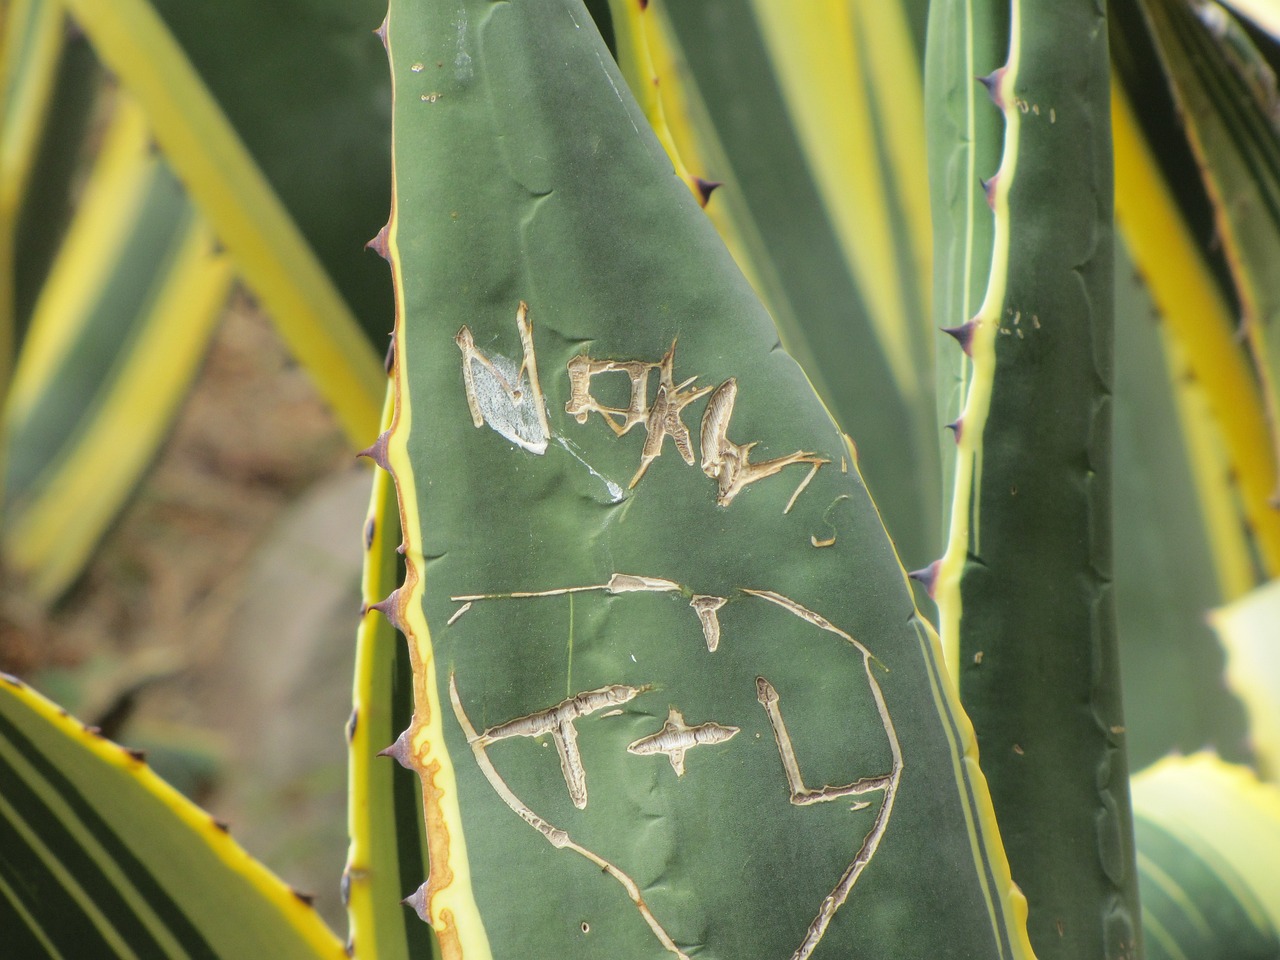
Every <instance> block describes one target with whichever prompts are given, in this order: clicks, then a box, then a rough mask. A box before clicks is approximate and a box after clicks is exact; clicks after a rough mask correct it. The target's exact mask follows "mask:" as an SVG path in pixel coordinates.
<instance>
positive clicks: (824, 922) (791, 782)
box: [449, 574, 903, 960]
mask: <svg viewBox="0 0 1280 960" xmlns="http://www.w3.org/2000/svg"><path fill="white" fill-rule="evenodd" d="M590 590H601V591H606V592H609V593H614V594H622V593H640V592H653V593H665V592H670V591H679V592H681V593H684V594H685V595H689V594H690V593H691V592H692V591H689V590H688V589H687V588H685V587H682V586H681V585H680V584H679V583H676V582H675V581H673V580H668V579H666V578H663V577H650V576H640V575H634V574H614V575H613V576H612V577H610V579H609V581H608V582H607V583H604V584H599V585H594V586H580V587H562V588H558V589H552V590H541V591H523V592H511V593H489V594H468V595H464V596H455V597H453V598H452V599H453V600H454V601H457V602H465V603H467V604H470V603H474V602H477V601H481V600H491V599H499V598H508V599H516V598H519V599H533V598H538V597H554V596H561V595H564V594H572V593H579V592H584V591H590ZM739 592H740V593H741V594H743V595H745V596H747V597H755V598H758V599H761V600H766V601H768V602H769V603H771V604H774V605H775V606H778V607H781V608H782V609H783V610H785V611H786V612H787V613H789V614H791V615H792V616H794V617H797V618H798V619H800V620H803V621H804V622H805V623H807V624H809V625H811V626H813V627H816V628H817V629H819V630H821V631H823V632H825V633H829V634H832V635H834V636H836V637H838V638H840V639H841V640H843V641H844V642H845V643H847V644H849V645H850V646H851V647H853V648H854V649H855V650H856V651H857V653H858V655H859V657H860V658H861V661H862V670H863V673H864V674H865V676H866V680H867V684H868V687H869V689H870V692H871V695H872V699H873V700H874V702H875V707H876V712H877V715H878V717H879V720H880V724H881V727H882V729H883V730H884V734H885V737H886V739H887V741H888V746H889V752H890V757H891V763H890V769H889V771H888V772H887V773H884V774H879V775H877V776H871V777H862V778H859V779H857V780H854V781H852V782H850V783H845V784H822V785H820V786H816V787H812V786H809V785H808V784H806V783H805V780H804V776H803V774H802V773H801V769H800V760H799V758H798V756H797V752H796V747H795V744H794V742H793V741H792V738H791V733H790V731H789V730H788V728H787V725H786V721H785V720H784V719H783V715H782V708H781V700H782V698H781V696H780V694H779V693H778V691H777V689H776V688H775V687H774V685H773V684H772V683H771V682H770V681H769V680H768V679H766V678H765V677H763V676H758V677H757V678H756V682H755V693H756V699H757V701H758V702H759V703H760V705H761V706H762V707H763V708H764V711H765V716H766V718H767V720H768V722H769V727H770V729H771V730H772V732H773V737H774V742H775V744H776V745H777V748H778V756H779V759H780V760H781V765H782V774H783V777H784V778H785V781H786V788H787V796H788V800H789V802H790V803H791V804H792V805H794V806H797V807H807V806H810V805H812V804H817V803H830V802H836V801H842V800H845V801H849V802H850V808H849V809H850V810H851V811H859V810H864V809H866V808H868V807H870V806H871V803H870V802H869V801H865V800H862V799H861V798H862V797H863V796H865V795H867V794H870V793H880V794H881V800H880V807H879V809H878V810H877V811H876V815H875V820H874V822H873V823H872V825H871V828H870V829H869V830H868V832H867V833H866V834H865V835H864V836H863V839H862V842H861V845H860V846H859V847H858V850H857V852H856V853H855V854H854V858H853V860H852V861H851V862H850V863H849V865H848V866H847V867H846V868H845V869H844V870H843V871H842V872H841V874H840V876H839V878H838V879H837V881H836V883H835V886H834V887H833V888H832V889H831V892H830V893H829V894H827V895H826V896H825V897H823V899H822V901H821V903H820V904H819V906H818V910H817V914H816V916H815V917H814V919H813V920H812V922H811V923H810V924H809V927H808V929H807V931H806V933H805V936H804V939H803V940H802V941H801V943H800V945H799V946H798V947H797V948H796V950H795V952H794V953H793V954H792V955H791V960H808V958H809V957H811V956H812V955H813V952H814V950H816V949H817V947H818V944H819V942H820V941H821V940H822V938H823V936H824V935H825V934H826V931H827V928H828V927H829V926H830V924H831V920H832V918H833V917H834V916H835V915H836V912H837V911H838V910H839V909H840V908H841V907H842V906H843V905H844V903H845V902H846V901H847V900H848V899H849V896H850V894H851V892H852V891H853V888H854V885H855V884H856V883H857V881H858V878H859V877H860V876H861V875H862V872H863V871H864V870H865V869H866V867H867V865H868V864H869V863H870V862H871V860H872V858H873V857H874V856H875V854H876V851H877V850H878V849H879V846H880V842H881V840H883V838H884V835H885V831H886V830H887V829H888V825H889V820H890V817H891V816H892V813H893V807H894V801H895V800H896V798H897V792H898V784H899V782H900V780H901V778H902V771H903V760H902V747H901V744H900V743H899V740H898V734H897V730H896V729H895V726H894V723H893V719H892V717H890V715H889V708H888V705H887V704H886V702H885V697H884V692H883V690H882V689H881V687H880V683H879V681H878V679H877V678H876V673H875V670H874V669H873V663H877V664H878V661H876V659H875V658H874V657H873V656H872V654H871V651H870V650H868V649H867V648H866V647H865V646H864V645H863V644H861V643H860V642H859V641H857V640H856V639H854V637H853V636H852V635H851V634H849V633H847V632H846V631H844V630H842V629H840V628H839V627H837V626H836V625H835V624H833V623H832V622H831V621H830V620H828V619H826V618H825V617H823V616H822V615H821V614H819V613H817V612H815V611H813V610H810V609H809V608H807V607H805V606H803V605H802V604H800V603H798V602H796V601H795V600H792V599H791V598H790V597H787V596H784V595H783V594H780V593H777V592H775V591H772V590H754V589H750V588H741V589H740V591H739ZM726 602H727V600H726V599H725V598H722V597H713V596H709V595H705V594H697V595H694V599H693V602H692V603H691V606H693V607H694V609H695V611H697V612H698V614H699V617H700V618H702V617H703V616H704V614H705V616H706V617H708V618H714V616H715V613H716V611H718V610H719V609H720V607H721V606H723V605H724V603H726ZM705 623H706V621H705V620H704V631H705V632H706V639H707V646H708V650H710V651H714V649H715V646H714V645H713V642H712V636H711V633H710V630H709V629H708V628H706V627H705ZM719 629H720V628H719V622H718V620H717V621H715V640H716V642H718V641H719ZM645 689H646V688H644V687H639V688H637V687H626V686H621V685H615V686H612V687H602V688H600V689H598V690H589V691H586V692H584V693H580V694H578V695H577V696H575V697H570V698H569V699H567V700H563V701H561V702H560V703H558V704H556V705H555V706H553V707H549V708H547V709H546V710H541V711H538V712H536V713H532V714H529V715H528V716H525V717H519V718H517V719H515V720H511V721H508V722H506V723H502V724H498V725H497V726H494V727H490V728H489V729H487V730H485V731H484V732H483V733H477V732H476V729H475V727H474V726H473V725H472V723H471V721H470V719H469V718H468V717H467V715H466V711H465V710H464V709H463V707H462V702H461V699H460V697H459V695H458V689H457V680H456V677H455V676H453V675H450V678H449V695H450V699H451V701H452V703H453V708H454V714H455V716H456V717H457V718H458V723H459V725H460V726H461V727H462V730H463V732H464V734H465V735H466V738H467V742H468V744H470V746H471V749H472V752H473V754H474V755H475V758H476V762H477V764H478V765H479V766H480V769H481V771H482V772H483V773H484V776H485V778H486V779H487V780H488V781H489V784H490V786H492V787H493V789H494V791H495V792H496V793H497V794H498V796H499V797H500V798H501V799H502V801H503V802H504V803H505V804H506V805H507V807H508V808H510V809H511V810H512V811H513V812H514V813H516V814H517V815H518V816H519V817H520V818H521V819H523V820H524V821H525V822H526V823H528V824H529V825H530V826H531V827H533V828H534V829H535V830H537V831H538V832H539V833H541V834H542V835H543V836H544V837H545V838H546V839H547V841H548V842H549V843H551V845H552V846H554V847H556V848H567V849H571V850H574V851H575V852H577V853H578V854H580V855H581V856H583V857H586V858H587V859H588V860H590V861H591V862H592V863H595V864H596V865H597V866H599V867H600V868H601V869H602V870H603V871H604V872H605V873H608V874H609V875H610V876H612V877H613V878H614V879H615V880H617V881H618V882H619V883H620V884H622V886H623V887H624V888H625V889H626V890H627V893H628V895H629V896H630V897H631V899H632V901H633V902H634V903H635V904H636V906H637V907H638V909H639V910H640V913H641V915H642V916H643V917H644V919H645V921H646V923H648V925H649V928H650V929H651V930H652V931H653V932H654V934H655V936H657V937H658V939H659V941H660V942H661V943H662V945H663V947H664V948H665V949H667V950H668V951H669V952H671V953H674V954H675V955H676V956H678V957H680V958H682V960H687V955H686V954H684V953H683V952H682V951H681V950H680V949H679V948H678V947H677V946H676V945H675V943H674V941H672V940H671V938H670V936H668V935H667V933H666V931H665V930H664V929H663V928H662V926H661V925H660V924H659V923H658V921H657V919H656V918H655V917H654V915H653V913H652V911H650V910H649V908H648V906H647V905H646V904H645V902H644V900H643V898H642V897H641V896H640V892H639V889H638V888H637V887H636V885H635V883H634V881H632V880H631V878H630V877H628V876H627V875H626V874H625V873H623V872H622V871H621V870H620V869H619V868H617V867H616V866H614V865H613V864H611V863H609V862H608V861H607V860H605V859H603V858H602V857H600V856H599V855H598V854H595V853H593V852H592V851H590V850H588V849H586V848H585V847H582V846H580V845H578V844H577V843H575V842H574V841H573V840H572V839H571V838H570V836H569V834H568V833H567V832H566V831H565V830H562V829H560V828H558V827H554V826H552V825H551V824H550V823H548V822H547V821H546V820H543V819H542V818H541V817H539V816H538V815H537V814H536V813H534V812H533V810H531V809H530V808H529V807H528V806H527V805H525V804H524V803H523V801H521V800H520V799H519V798H518V797H517V796H516V795H515V794H514V793H513V792H512V791H511V789H510V787H508V786H507V784H506V782H505V781H504V780H503V779H502V777H501V775H500V774H499V773H498V771H497V769H496V768H495V767H494V766H493V763H492V761H491V760H490V759H489V756H488V752H487V750H488V747H489V746H491V745H492V744H493V743H494V742H496V741H497V740H500V739H504V738H506V737H512V736H541V735H543V734H551V735H552V736H553V737H556V738H557V739H556V746H557V749H558V750H559V752H560V760H561V771H562V773H563V775H564V778H565V783H566V785H567V786H568V788H569V794H570V797H571V798H572V799H573V801H574V804H575V805H576V806H578V807H579V809H583V808H585V807H586V773H585V771H584V770H583V767H582V761H581V757H580V756H579V754H578V752H577V733H576V731H575V730H573V720H575V719H578V718H579V717H582V716H586V715H588V714H589V713H594V712H596V711H600V710H603V711H604V712H603V714H602V716H612V715H614V714H615V710H616V704H620V703H625V702H627V701H628V700H630V699H632V698H633V697H635V696H637V695H639V694H640V693H641V692H643V691H644V690H645ZM606 707H610V708H613V709H607V710H606V709H605V708H606ZM739 732H740V729H739V728H738V727H731V726H726V725H723V724H719V723H713V722H709V723H702V724H697V725H695V726H690V725H689V724H688V723H687V722H686V721H685V718H684V715H683V714H682V713H681V711H679V710H677V709H675V708H674V707H673V708H670V709H669V711H668V714H667V719H666V721H665V722H664V723H663V725H662V728H661V729H660V730H658V731H657V732H656V733H652V734H650V735H648V736H645V737H641V738H640V739H638V740H635V741H633V742H632V743H630V744H629V745H628V746H627V751H628V752H629V753H632V754H638V755H641V756H646V755H655V754H665V755H666V757H667V759H668V760H669V761H670V763H671V767H672V769H673V770H675V772H676V775H677V776H682V775H683V773H684V769H685V763H686V759H687V753H688V751H689V750H690V749H692V748H693V747H695V746H703V745H711V744H719V743H725V742H727V741H728V740H730V739H732V738H733V737H734V736H736V735H737V734H738V733H739ZM579 798H580V799H581V803H579Z"/></svg>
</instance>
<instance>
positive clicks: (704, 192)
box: [693, 177, 724, 207]
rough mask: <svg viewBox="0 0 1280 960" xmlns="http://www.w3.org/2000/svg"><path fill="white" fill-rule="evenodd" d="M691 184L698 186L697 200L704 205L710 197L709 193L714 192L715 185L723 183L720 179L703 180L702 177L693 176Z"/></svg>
mask: <svg viewBox="0 0 1280 960" xmlns="http://www.w3.org/2000/svg"><path fill="white" fill-rule="evenodd" d="M693 185H694V186H695V187H697V188H698V202H699V203H701V204H702V206H704V207H705V206H706V205H707V201H709V200H710V199H711V194H713V193H715V191H716V187H723V186H724V183H723V182H722V181H720V180H704V179H702V177H694V178H693Z"/></svg>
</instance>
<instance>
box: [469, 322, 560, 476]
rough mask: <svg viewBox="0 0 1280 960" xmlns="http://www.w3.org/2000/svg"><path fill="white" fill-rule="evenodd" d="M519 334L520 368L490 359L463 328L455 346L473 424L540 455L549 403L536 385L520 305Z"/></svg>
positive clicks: (534, 362) (535, 369)
mask: <svg viewBox="0 0 1280 960" xmlns="http://www.w3.org/2000/svg"><path fill="white" fill-rule="evenodd" d="M516 329H517V330H518V331H519V333H520V346H521V350H522V356H521V360H520V365H519V366H518V367H517V366H516V364H515V363H514V362H513V361H511V360H508V359H507V358H506V357H504V356H501V355H499V354H494V355H492V356H489V355H487V354H485V353H484V352H483V351H481V350H480V348H479V347H477V346H476V342H475V338H474V337H472V335H471V330H470V328H468V327H467V326H466V325H463V327H462V329H461V330H459V331H458V333H457V335H456V336H455V337H454V338H453V342H454V343H456V344H457V345H458V349H459V350H461V351H462V383H463V387H464V388H465V389H466V393H467V407H468V409H469V410H470V411H471V422H472V424H474V425H475V426H476V427H477V428H478V427H483V426H484V425H485V424H486V423H487V424H488V425H489V426H490V427H491V428H492V429H493V430H495V431H497V432H498V433H499V434H501V435H502V436H503V437H506V438H507V439H508V440H510V441H511V442H512V443H514V444H515V445H516V446H518V447H522V448H524V449H525V450H528V451H530V452H531V453H536V454H538V455H542V454H544V453H546V451H547V439H548V438H549V437H550V436H551V426H550V425H549V424H548V423H547V404H546V400H545V398H544V397H543V395H542V386H541V384H539V383H538V362H537V357H536V356H535V355H534V352H533V324H532V323H531V322H530V320H529V305H528V304H526V303H525V302H524V301H523V300H521V301H520V306H519V307H518V308H517V310H516Z"/></svg>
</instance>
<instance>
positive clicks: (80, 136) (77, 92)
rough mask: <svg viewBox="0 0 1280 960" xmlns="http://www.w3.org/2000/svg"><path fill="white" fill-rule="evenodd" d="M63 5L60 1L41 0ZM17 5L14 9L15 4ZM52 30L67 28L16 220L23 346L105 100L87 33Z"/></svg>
mask: <svg viewBox="0 0 1280 960" xmlns="http://www.w3.org/2000/svg"><path fill="white" fill-rule="evenodd" d="M41 3H42V4H43V6H45V7H51V8H56V9H59V10H60V9H61V7H60V6H59V4H58V3H57V2H56V0H41ZM11 9H14V8H11ZM49 29H53V30H56V31H58V32H59V33H63V32H67V33H68V36H66V38H65V41H64V42H63V44H62V45H61V51H62V52H61V55H60V56H59V58H58V60H57V62H56V64H55V65H54V66H53V67H52V69H53V70H54V71H55V74H56V78H55V83H54V88H53V90H52V93H51V95H50V98H49V101H48V104H47V107H46V109H45V110H44V113H43V116H42V121H43V130H42V132H41V134H40V139H39V142H38V144H37V145H36V147H35V155H34V158H33V159H32V161H31V163H32V167H33V169H35V170H38V171H39V175H38V176H35V177H29V178H27V180H26V182H25V184H23V185H22V188H21V190H20V195H19V196H18V197H17V200H16V203H17V206H18V210H17V212H16V215H15V217H14V219H13V220H12V224H11V225H12V227H13V230H14V231H15V236H16V237H17V238H18V239H17V243H16V244H15V248H14V251H13V261H12V269H13V272H14V277H13V309H14V324H15V338H14V340H15V344H16V346H17V349H18V350H21V348H22V342H23V338H24V337H25V336H26V330H27V326H28V324H29V323H30V321H31V314H32V311H33V309H34V307H35V302H36V299H37V298H38V297H39V295H40V289H41V287H42V285H43V284H44V281H45V278H46V277H47V276H48V274H49V269H50V267H51V265H52V263H53V260H54V258H55V257H56V256H57V252H58V247H59V245H60V244H61V242H62V238H63V236H64V235H65V233H66V230H67V226H68V224H69V223H70V221H71V217H72V215H73V212H74V209H75V203H76V200H77V199H78V196H79V191H80V189H81V187H82V186H83V179H84V174H85V165H86V163H87V162H88V160H89V159H90V158H91V157H92V155H93V151H94V149H96V147H97V146H98V141H97V139H96V138H95V137H94V136H90V132H91V130H92V129H93V124H94V123H95V108H96V107H97V106H99V105H100V104H101V102H102V97H103V87H104V84H103V71H102V68H101V67H100V66H99V65H98V62H97V59H96V58H95V57H94V55H93V51H92V50H91V49H89V45H88V43H87V42H86V41H85V39H84V37H83V36H80V35H77V34H74V33H71V32H70V31H69V30H68V27H67V24H66V22H65V18H63V19H61V20H58V21H56V22H55V23H53V24H51V25H50V28H49Z"/></svg>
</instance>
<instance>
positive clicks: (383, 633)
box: [342, 390, 439, 960]
mask: <svg viewBox="0 0 1280 960" xmlns="http://www.w3.org/2000/svg"><path fill="white" fill-rule="evenodd" d="M391 407H392V396H391V394H390V390H388V397H387V404H386V409H385V411H384V413H383V425H384V426H386V427H389V426H390V425H391ZM364 543H365V564H364V579H363V586H362V590H363V595H364V602H365V604H366V609H365V613H364V616H363V617H362V619H361V621H360V629H359V631H358V633H357V635H356V672H355V689H354V693H353V697H352V700H353V704H352V711H351V721H350V723H349V724H348V727H347V739H348V741H349V742H350V746H351V761H350V767H349V771H350V774H349V775H350V793H349V801H348V827H349V830H350V834H351V847H350V850H349V853H348V855H347V867H346V871H345V872H344V874H343V878H342V889H343V896H344V897H345V898H346V901H347V912H348V916H349V919H350V927H351V936H350V939H349V941H348V951H349V952H350V953H351V955H352V956H354V957H357V958H361V957H370V958H377V960H400V958H406V960H407V958H411V957H417V958H422V957H436V956H438V955H439V951H438V948H437V947H436V944H435V941H434V938H433V937H432V935H431V928H430V927H428V926H427V925H425V924H423V923H422V922H421V921H419V920H418V918H417V917H415V916H414V915H413V914H412V913H410V912H409V911H408V910H406V909H405V908H404V907H403V906H402V905H401V904H400V899H401V898H402V897H403V896H404V895H405V893H406V892H408V891H409V890H411V889H413V888H414V887H415V886H416V885H417V884H419V883H421V882H422V876H423V874H424V873H425V872H426V870H427V849H426V836H425V833H424V826H423V820H422V791H421V788H420V787H419V785H418V780H417V778H416V777H407V776H405V775H404V774H403V773H400V772H399V770H398V769H397V768H396V767H395V765H394V764H393V763H391V762H390V760H389V759H388V757H387V756H386V752H387V751H386V748H387V745H388V744H390V743H391V742H392V741H393V740H394V739H395V738H396V736H397V735H398V734H399V732H400V731H401V730H403V729H404V728H405V727H406V726H407V725H408V724H409V722H410V721H411V720H412V718H413V670H412V667H411V666H410V663H409V650H408V648H407V647H406V646H405V644H404V643H403V642H401V640H400V637H399V635H398V634H397V633H396V631H395V629H394V628H393V627H392V626H391V625H390V624H389V623H388V622H387V620H386V619H385V618H384V617H382V616H380V615H379V611H378V610H376V609H374V607H373V604H376V603H379V602H380V601H381V600H382V599H383V598H384V597H386V596H387V594H388V593H390V592H391V591H392V590H393V589H395V587H396V585H397V584H398V583H400V580H401V578H402V576H403V574H404V570H403V564H402V563H400V560H399V557H398V555H397V554H396V547H397V546H398V545H399V543H400V515H399V512H398V510H397V504H396V490H395V485H394V484H393V483H392V482H391V477H390V475H389V474H387V473H385V472H383V471H381V470H380V471H378V472H377V474H376V475H375V477H374V481H373V494H372V497H371V499H370V503H369V517H368V519H367V520H366V521H365V528H364Z"/></svg>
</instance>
